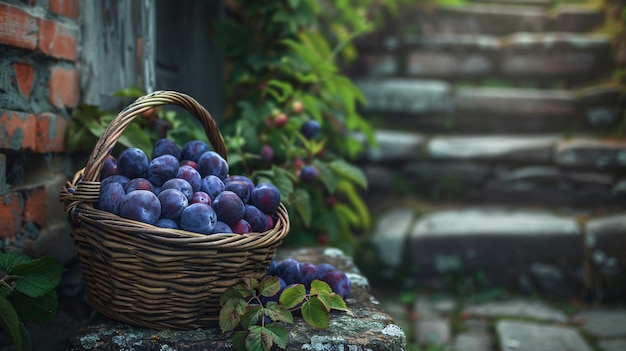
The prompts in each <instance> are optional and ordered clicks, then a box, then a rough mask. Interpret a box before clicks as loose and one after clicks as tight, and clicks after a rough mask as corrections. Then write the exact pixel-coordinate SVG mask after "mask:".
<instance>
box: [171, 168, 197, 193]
mask: <svg viewBox="0 0 626 351" xmlns="http://www.w3.org/2000/svg"><path fill="white" fill-rule="evenodd" d="M176 178H181V179H184V180H186V181H187V182H189V184H190V185H191V188H192V189H193V191H194V192H195V191H199V190H200V187H201V186H202V177H201V176H200V172H198V171H197V170H196V169H195V168H193V167H191V166H180V167H179V168H178V173H177V174H176Z"/></svg>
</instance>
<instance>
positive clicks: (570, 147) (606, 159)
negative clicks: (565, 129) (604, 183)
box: [554, 137, 626, 172]
mask: <svg viewBox="0 0 626 351" xmlns="http://www.w3.org/2000/svg"><path fill="white" fill-rule="evenodd" d="M554 161H555V163H556V165H558V166H561V167H571V168H582V169H590V170H598V171H605V172H610V171H616V170H621V169H626V142H625V141H623V140H615V139H593V138H582V137H580V138H571V139H564V140H561V141H559V142H558V143H557V144H556V148H555V154H554Z"/></svg>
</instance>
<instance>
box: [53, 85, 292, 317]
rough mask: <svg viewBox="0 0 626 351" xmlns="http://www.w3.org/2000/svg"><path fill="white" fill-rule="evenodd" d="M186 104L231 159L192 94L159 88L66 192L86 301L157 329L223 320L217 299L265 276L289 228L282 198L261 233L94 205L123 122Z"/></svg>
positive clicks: (102, 144) (106, 138)
mask: <svg viewBox="0 0 626 351" xmlns="http://www.w3.org/2000/svg"><path fill="white" fill-rule="evenodd" d="M166 104H174V105H178V106H181V107H183V108H185V109H186V110H187V111H189V112H190V113H191V114H192V115H193V116H194V117H196V118H197V119H198V120H199V121H200V122H201V123H202V126H203V128H204V130H205V132H206V135H207V137H208V140H209V142H210V143H211V145H212V146H213V149H214V150H215V151H216V152H217V153H219V154H220V155H222V157H224V159H227V155H226V147H225V145H224V140H223V138H222V135H221V134H220V132H219V130H218V129H217V125H216V123H215V121H214V120H213V118H212V117H211V115H210V114H209V113H208V112H207V111H206V110H205V109H204V108H203V107H202V106H201V105H199V104H198V102H197V101H196V100H194V99H193V98H191V97H189V96H187V95H185V94H182V93H178V92H175V91H157V92H154V93H152V94H149V95H146V96H144V97H141V98H139V99H137V100H136V101H135V102H134V103H132V104H131V105H129V106H128V107H126V108H125V109H124V110H122V111H121V112H120V113H119V114H118V115H117V116H116V118H115V119H114V120H113V121H112V122H111V123H110V124H109V126H108V127H107V129H106V131H105V132H104V134H103V136H102V137H101V138H100V139H99V140H98V142H97V144H96V146H95V147H94V150H93V151H92V154H91V155H90V157H89V159H88V161H87V165H86V166H85V168H84V169H82V170H80V171H79V172H77V173H76V175H75V176H74V178H73V180H72V181H71V182H68V183H67V186H66V187H65V188H63V189H62V190H61V194H60V200H61V201H62V202H63V205H64V208H65V213H66V219H67V221H68V223H69V224H70V229H71V234H72V237H73V238H74V248H75V251H76V253H77V256H78V259H79V261H80V265H81V270H82V280H83V283H84V284H85V287H86V291H87V300H88V302H89V303H90V304H91V305H92V306H93V308H94V309H95V310H97V311H98V312H100V313H102V314H104V315H106V316H108V317H110V318H113V319H116V320H119V321H122V322H125V323H129V324H132V325H136V326H141V327H147V328H152V329H165V328H172V329H195V328H203V327H214V326H217V325H218V322H219V310H220V304H219V299H220V296H221V295H222V293H223V292H224V291H225V290H226V289H228V288H229V287H232V286H235V285H237V284H238V283H239V282H241V280H242V278H244V277H254V278H257V279H258V278H261V277H262V276H263V275H264V274H265V271H266V269H267V267H268V265H269V264H270V262H271V260H272V258H273V256H274V254H275V252H276V249H277V248H278V247H279V246H280V244H281V243H282V239H283V238H284V237H285V236H286V235H287V233H288V232H289V217H288V214H287V210H286V209H285V207H284V206H283V205H282V204H281V205H280V207H279V209H278V213H277V215H278V220H277V222H276V225H275V227H274V228H273V229H271V230H268V231H266V232H263V233H250V234H245V235H240V234H212V235H203V234H198V233H192V232H188V231H184V230H174V229H164V228H158V227H155V226H152V225H149V224H146V223H142V222H138V221H134V220H129V219H125V218H122V217H119V216H116V215H114V214H111V213H109V212H105V211H101V210H98V209H96V208H94V204H95V203H96V202H97V201H98V196H99V191H100V182H99V174H100V171H101V170H102V167H103V165H104V161H105V160H106V158H107V156H108V155H109V153H110V152H111V150H112V149H113V147H114V146H115V144H116V143H117V141H118V139H119V138H120V136H121V134H122V132H123V131H124V129H125V128H126V126H127V125H128V124H129V123H130V122H131V121H132V120H133V119H134V118H135V117H137V116H139V115H141V114H142V113H143V112H145V111H147V110H149V109H151V108H154V107H158V106H162V105H166Z"/></svg>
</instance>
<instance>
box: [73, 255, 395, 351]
mask: <svg viewBox="0 0 626 351" xmlns="http://www.w3.org/2000/svg"><path fill="white" fill-rule="evenodd" d="M281 249H282V248H281ZM279 251H281V250H279ZM276 257H281V259H282V258H287V257H293V258H296V259H298V260H300V261H309V262H313V263H316V264H318V263H322V262H326V263H331V264H333V265H335V266H336V267H337V268H340V269H343V270H344V271H346V272H348V274H349V277H350V279H351V282H352V292H351V295H350V296H349V297H348V298H347V299H346V303H347V305H348V308H350V310H351V312H352V313H353V315H349V314H347V313H337V312H332V313H331V324H330V328H329V329H327V330H315V329H313V328H311V327H310V326H308V325H307V324H306V323H304V322H303V321H302V320H301V319H299V318H297V317H296V318H295V324H288V325H285V328H286V330H287V333H288V335H289V343H288V345H287V349H288V350H295V349H297V350H331V349H333V350H334V349H344V350H373V351H375V350H379V351H383V350H398V351H399V350H406V349H407V344H406V335H405V332H404V330H403V329H402V328H400V327H399V326H398V325H397V324H395V323H394V321H393V320H392V319H391V317H390V316H389V315H387V314H386V313H384V312H383V311H382V309H381V307H380V304H379V302H378V301H376V299H375V298H374V297H373V296H371V295H370V293H369V283H368V281H367V278H365V277H363V276H362V275H360V273H359V271H358V268H357V267H356V266H355V265H354V262H353V261H352V259H351V258H350V257H349V256H347V255H346V254H345V253H344V252H343V251H341V250H338V249H334V248H327V249H315V248H312V249H300V250H282V252H280V255H279V252H277V256H276ZM231 338H232V333H221V332H220V331H219V329H212V328H208V329H197V330H189V331H173V330H169V329H166V330H161V331H156V330H152V329H146V328H136V327H132V326H129V325H127V324H122V323H118V322H115V321H111V320H109V319H104V317H102V319H100V318H98V319H96V320H94V321H93V322H92V323H91V324H89V325H85V326H83V327H82V328H79V329H78V330H77V331H76V332H75V333H74V335H73V336H72V338H71V339H70V344H69V346H68V349H67V350H68V351H79V350H81V351H82V350H89V351H98V350H111V351H121V350H135V351H144V350H145V351H147V350H150V351H156V350H159V351H163V350H230V349H231V346H232V343H231Z"/></svg>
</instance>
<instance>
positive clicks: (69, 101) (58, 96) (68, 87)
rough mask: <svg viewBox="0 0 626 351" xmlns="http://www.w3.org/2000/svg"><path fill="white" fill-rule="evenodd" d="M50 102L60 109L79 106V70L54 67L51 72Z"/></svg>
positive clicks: (49, 85) (49, 84)
mask: <svg viewBox="0 0 626 351" xmlns="http://www.w3.org/2000/svg"><path fill="white" fill-rule="evenodd" d="M48 88H49V89H50V96H49V99H50V102H51V103H52V105H54V106H56V107H58V108H64V107H69V108H74V107H76V106H78V99H79V97H80V96H79V95H80V94H79V83H78V70H76V69H75V68H64V67H59V66H56V67H53V68H52V71H51V72H50V81H49V82H48Z"/></svg>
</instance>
